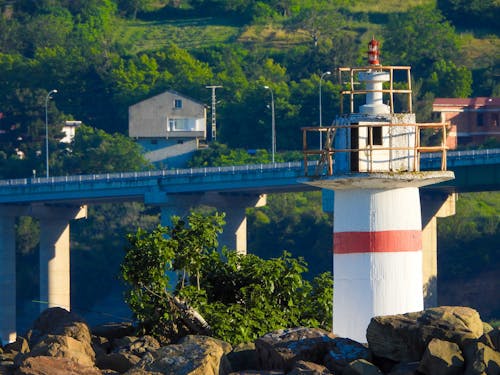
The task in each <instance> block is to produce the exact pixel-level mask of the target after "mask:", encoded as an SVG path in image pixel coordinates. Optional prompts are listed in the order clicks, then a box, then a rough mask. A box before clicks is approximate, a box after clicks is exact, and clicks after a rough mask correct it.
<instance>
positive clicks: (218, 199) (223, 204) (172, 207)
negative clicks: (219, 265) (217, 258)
mask: <svg viewBox="0 0 500 375" xmlns="http://www.w3.org/2000/svg"><path fill="white" fill-rule="evenodd" d="M167 202H168V203H167ZM266 202H267V196H266V195H265V194H263V195H259V194H236V193H234V194H229V193H224V194H223V193H212V192H210V193H205V194H189V195H187V194H186V195H182V194H179V195H169V197H168V200H166V202H165V203H163V204H162V205H161V224H162V225H163V226H165V225H171V220H170V218H171V216H172V215H177V216H180V217H185V216H187V215H188V214H189V211H190V210H192V209H193V208H196V207H198V206H201V205H203V206H210V207H215V208H216V209H217V211H219V212H224V213H225V214H226V225H225V226H224V232H223V233H222V234H221V235H220V236H219V244H220V245H221V246H226V247H227V248H228V249H230V250H236V251H237V252H238V253H239V254H246V253H247V217H246V209H247V208H248V207H262V206H265V205H266Z"/></svg>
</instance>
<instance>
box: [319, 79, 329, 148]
mask: <svg viewBox="0 0 500 375" xmlns="http://www.w3.org/2000/svg"><path fill="white" fill-rule="evenodd" d="M330 74H332V72H330V71H328V72H324V73H323V74H322V75H321V77H320V79H319V127H320V128H321V127H322V126H323V113H322V108H321V107H322V100H321V82H322V81H323V78H324V77H325V76H327V75H330ZM319 149H320V150H322V149H323V132H322V131H321V130H320V132H319Z"/></svg>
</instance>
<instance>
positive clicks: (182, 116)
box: [128, 91, 207, 167]
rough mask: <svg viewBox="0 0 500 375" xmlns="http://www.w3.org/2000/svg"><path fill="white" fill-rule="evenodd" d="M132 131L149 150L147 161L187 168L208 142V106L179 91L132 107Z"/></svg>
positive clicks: (130, 120) (152, 98) (133, 135)
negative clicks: (185, 165)
mask: <svg viewBox="0 0 500 375" xmlns="http://www.w3.org/2000/svg"><path fill="white" fill-rule="evenodd" d="M128 112H129V123H128V132H129V136H130V137H131V138H134V139H135V140H136V141H137V142H138V143H139V144H140V145H141V146H142V147H143V148H144V150H145V152H146V158H147V159H148V160H150V161H151V162H154V163H163V164H165V165H166V166H168V167H179V166H183V164H185V162H186V161H187V160H188V159H189V157H190V156H191V154H192V153H193V152H194V151H196V150H197V149H198V148H200V145H202V144H204V142H205V141H206V128H207V120H206V116H207V113H206V107H205V105H204V104H203V103H200V102H197V101H195V100H193V99H191V98H188V97H187V96H184V95H182V94H179V93H177V92H175V91H166V92H164V93H162V94H159V95H156V96H153V97H151V98H148V99H145V100H143V101H141V102H139V103H136V104H134V105H132V106H130V107H129V110H128Z"/></svg>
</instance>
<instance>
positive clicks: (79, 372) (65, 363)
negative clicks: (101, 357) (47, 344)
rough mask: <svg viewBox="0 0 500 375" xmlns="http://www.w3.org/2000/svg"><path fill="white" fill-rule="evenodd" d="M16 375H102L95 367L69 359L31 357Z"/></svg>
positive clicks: (23, 363) (22, 364)
mask: <svg viewBox="0 0 500 375" xmlns="http://www.w3.org/2000/svg"><path fill="white" fill-rule="evenodd" d="M15 374H16V375H69V374H71V375H101V374H102V373H101V371H100V370H99V369H97V368H95V367H93V366H85V365H82V364H80V363H77V362H75V361H72V360H71V359H69V358H53V357H46V356H41V357H30V358H26V359H25V360H24V361H23V362H22V363H21V366H20V367H19V368H18V369H17V371H16V373H15Z"/></svg>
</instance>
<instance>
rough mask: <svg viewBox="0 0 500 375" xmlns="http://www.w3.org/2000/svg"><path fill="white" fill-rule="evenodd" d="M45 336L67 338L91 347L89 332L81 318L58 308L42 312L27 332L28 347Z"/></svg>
mask: <svg viewBox="0 0 500 375" xmlns="http://www.w3.org/2000/svg"><path fill="white" fill-rule="evenodd" d="M45 335H61V336H69V337H72V338H74V339H75V340H78V341H80V342H82V343H85V344H88V345H89V346H90V345H91V335H90V330H89V327H88V326H87V324H86V323H85V321H84V320H83V318H82V317H80V316H79V315H78V314H76V313H74V312H70V311H67V310H65V309H63V308H60V307H52V308H49V309H46V310H44V311H43V312H42V313H41V314H40V315H39V316H38V318H37V319H36V320H35V322H34V323H33V328H32V329H31V330H30V331H29V332H28V339H29V343H30V346H31V347H33V346H35V345H36V343H38V341H40V340H41V339H42V338H43V336H45Z"/></svg>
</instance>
